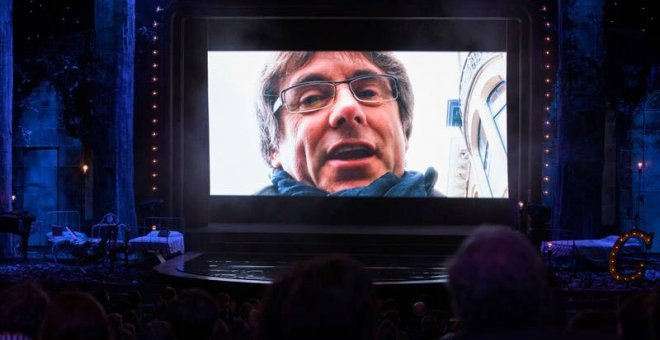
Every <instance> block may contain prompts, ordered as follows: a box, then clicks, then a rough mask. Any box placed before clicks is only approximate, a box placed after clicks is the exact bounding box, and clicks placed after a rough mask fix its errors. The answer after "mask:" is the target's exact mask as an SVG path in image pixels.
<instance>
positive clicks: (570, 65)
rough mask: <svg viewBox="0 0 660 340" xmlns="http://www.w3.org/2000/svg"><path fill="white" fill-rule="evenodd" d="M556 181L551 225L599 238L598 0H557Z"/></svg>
mask: <svg viewBox="0 0 660 340" xmlns="http://www.w3.org/2000/svg"><path fill="white" fill-rule="evenodd" d="M558 3H559V4H560V27H561V29H560V30H559V47H560V53H561V56H560V58H559V59H560V65H559V78H558V79H559V101H558V102H559V103H560V105H559V107H558V112H557V165H558V171H557V175H558V176H557V177H558V178H557V180H556V188H557V190H556V196H555V197H556V198H555V200H554V207H553V213H554V218H553V225H554V227H555V228H561V229H563V230H568V231H571V232H572V236H573V237H575V238H594V237H601V236H603V235H601V231H602V225H601V224H602V223H601V219H602V218H601V216H602V179H603V154H604V150H603V149H604V136H605V116H606V107H605V95H604V89H603V85H602V84H603V82H604V77H603V63H604V59H605V48H604V43H603V20H604V10H605V1H604V0H561V1H559V2H558Z"/></svg>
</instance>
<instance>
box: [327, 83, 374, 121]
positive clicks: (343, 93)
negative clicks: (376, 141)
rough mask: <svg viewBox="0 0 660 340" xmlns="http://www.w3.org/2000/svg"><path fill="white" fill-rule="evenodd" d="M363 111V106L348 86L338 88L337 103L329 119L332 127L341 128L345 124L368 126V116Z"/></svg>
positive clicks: (333, 106) (342, 85) (343, 85)
mask: <svg viewBox="0 0 660 340" xmlns="http://www.w3.org/2000/svg"><path fill="white" fill-rule="evenodd" d="M362 109H363V108H362V105H361V104H360V102H359V101H358V100H357V99H355V97H354V96H353V93H352V92H351V89H350V88H349V87H348V84H341V85H339V86H337V87H336V93H335V102H334V104H333V105H332V109H331V112H330V116H329V117H328V119H329V123H330V126H331V127H333V128H339V127H341V126H343V125H345V124H358V125H364V124H366V123H367V116H366V115H365V114H364V111H363V110H362Z"/></svg>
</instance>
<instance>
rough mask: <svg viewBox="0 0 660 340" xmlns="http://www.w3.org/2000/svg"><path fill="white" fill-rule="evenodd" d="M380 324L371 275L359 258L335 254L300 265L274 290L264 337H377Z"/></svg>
mask: <svg viewBox="0 0 660 340" xmlns="http://www.w3.org/2000/svg"><path fill="white" fill-rule="evenodd" d="M374 321H375V310H374V300H373V296H372V292H371V281H370V279H369V277H368V275H367V273H366V272H365V271H364V270H363V268H362V266H361V265H360V264H359V263H357V262H356V261H355V260H352V259H350V258H348V257H347V256H343V255H333V256H327V257H320V258H316V259H313V260H311V261H308V262H303V263H300V264H298V265H296V266H295V267H293V268H292V269H290V270H289V271H287V272H286V273H285V274H284V275H283V276H282V277H281V278H280V279H279V280H277V281H275V282H274V283H273V284H272V285H271V286H270V287H269V290H268V292H267V293H266V297H265V299H264V301H263V305H262V315H261V320H260V322H259V325H260V332H259V333H260V334H259V338H260V339H262V340H274V339H278V340H279V339H281V340H284V339H286V340H297V339H300V340H302V339H317V340H325V339H327V340H331V339H332V340H335V339H345V340H351V339H372V338H373V335H374Z"/></svg>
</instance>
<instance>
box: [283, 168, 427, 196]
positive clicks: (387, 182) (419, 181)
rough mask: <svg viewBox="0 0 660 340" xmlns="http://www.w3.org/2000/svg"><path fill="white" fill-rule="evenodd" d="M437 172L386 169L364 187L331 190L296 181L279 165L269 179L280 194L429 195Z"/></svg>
mask: <svg viewBox="0 0 660 340" xmlns="http://www.w3.org/2000/svg"><path fill="white" fill-rule="evenodd" d="M437 178H438V173H437V172H436V171H435V169H433V168H428V170H426V173H425V174H421V173H419V172H414V171H406V172H404V173H403V176H402V177H397V176H394V175H393V174H392V173H390V172H388V173H386V174H384V175H383V176H381V177H380V178H378V179H376V180H375V181H373V182H371V184H369V185H367V186H364V187H357V188H350V189H345V190H341V191H337V192H333V193H328V192H326V191H323V190H321V189H317V188H314V187H312V186H309V185H307V184H304V183H302V182H299V181H296V180H295V179H294V178H293V177H291V175H289V174H288V173H287V172H286V171H284V170H282V169H274V170H273V176H272V177H271V181H272V182H273V186H274V187H275V189H276V190H277V192H278V193H279V194H280V195H282V196H328V197H346V196H351V197H429V196H433V195H434V194H433V192H434V191H433V186H434V185H435V181H436V179H437Z"/></svg>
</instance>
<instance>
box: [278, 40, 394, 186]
mask: <svg viewBox="0 0 660 340" xmlns="http://www.w3.org/2000/svg"><path fill="white" fill-rule="evenodd" d="M370 74H384V72H383V71H382V70H381V69H380V68H378V67H377V66H375V65H374V64H372V63H371V62H370V61H368V60H367V59H366V58H365V57H364V56H363V55H362V54H360V53H337V52H319V53H316V54H315V55H314V57H313V58H312V60H311V61H310V62H309V63H308V64H306V65H305V66H303V67H302V68H300V69H298V70H297V71H295V72H293V73H291V74H289V75H288V76H287V77H286V78H285V79H283V81H282V82H281V84H280V87H279V89H280V90H282V89H286V88H289V87H291V86H295V85H297V84H300V83H303V82H308V81H334V82H339V81H345V80H347V79H351V78H353V77H356V76H360V75H370ZM278 117H279V120H280V131H279V133H280V136H281V138H280V144H279V146H278V149H277V150H276V151H275V152H274V153H273V155H272V157H271V165H272V166H273V167H275V168H282V169H284V170H285V171H286V172H288V173H289V174H290V175H291V176H293V177H294V178H295V179H297V180H298V181H301V182H303V183H306V184H308V185H312V186H314V187H317V188H320V189H323V190H325V191H327V192H336V191H340V190H344V189H349V188H354V187H360V186H365V185H368V184H370V183H371V182H372V181H374V180H375V179H377V178H379V177H380V176H382V175H384V174H385V173H387V172H391V173H393V174H394V175H396V176H399V177H400V176H402V175H403V172H404V156H405V151H406V147H407V141H406V138H405V135H404V133H403V128H402V125H401V119H400V116H399V108H398V104H397V101H396V100H390V101H385V102H381V103H377V104H374V103H365V102H361V101H358V100H357V99H356V98H355V96H354V95H353V93H352V92H351V89H350V88H349V85H348V84H346V83H342V84H337V85H336V86H335V97H334V101H333V102H332V104H331V105H329V106H328V107H325V108H322V109H319V110H315V111H311V112H302V113H301V112H298V113H293V112H290V111H289V110H288V108H287V107H282V108H280V110H279V115H278Z"/></svg>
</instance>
